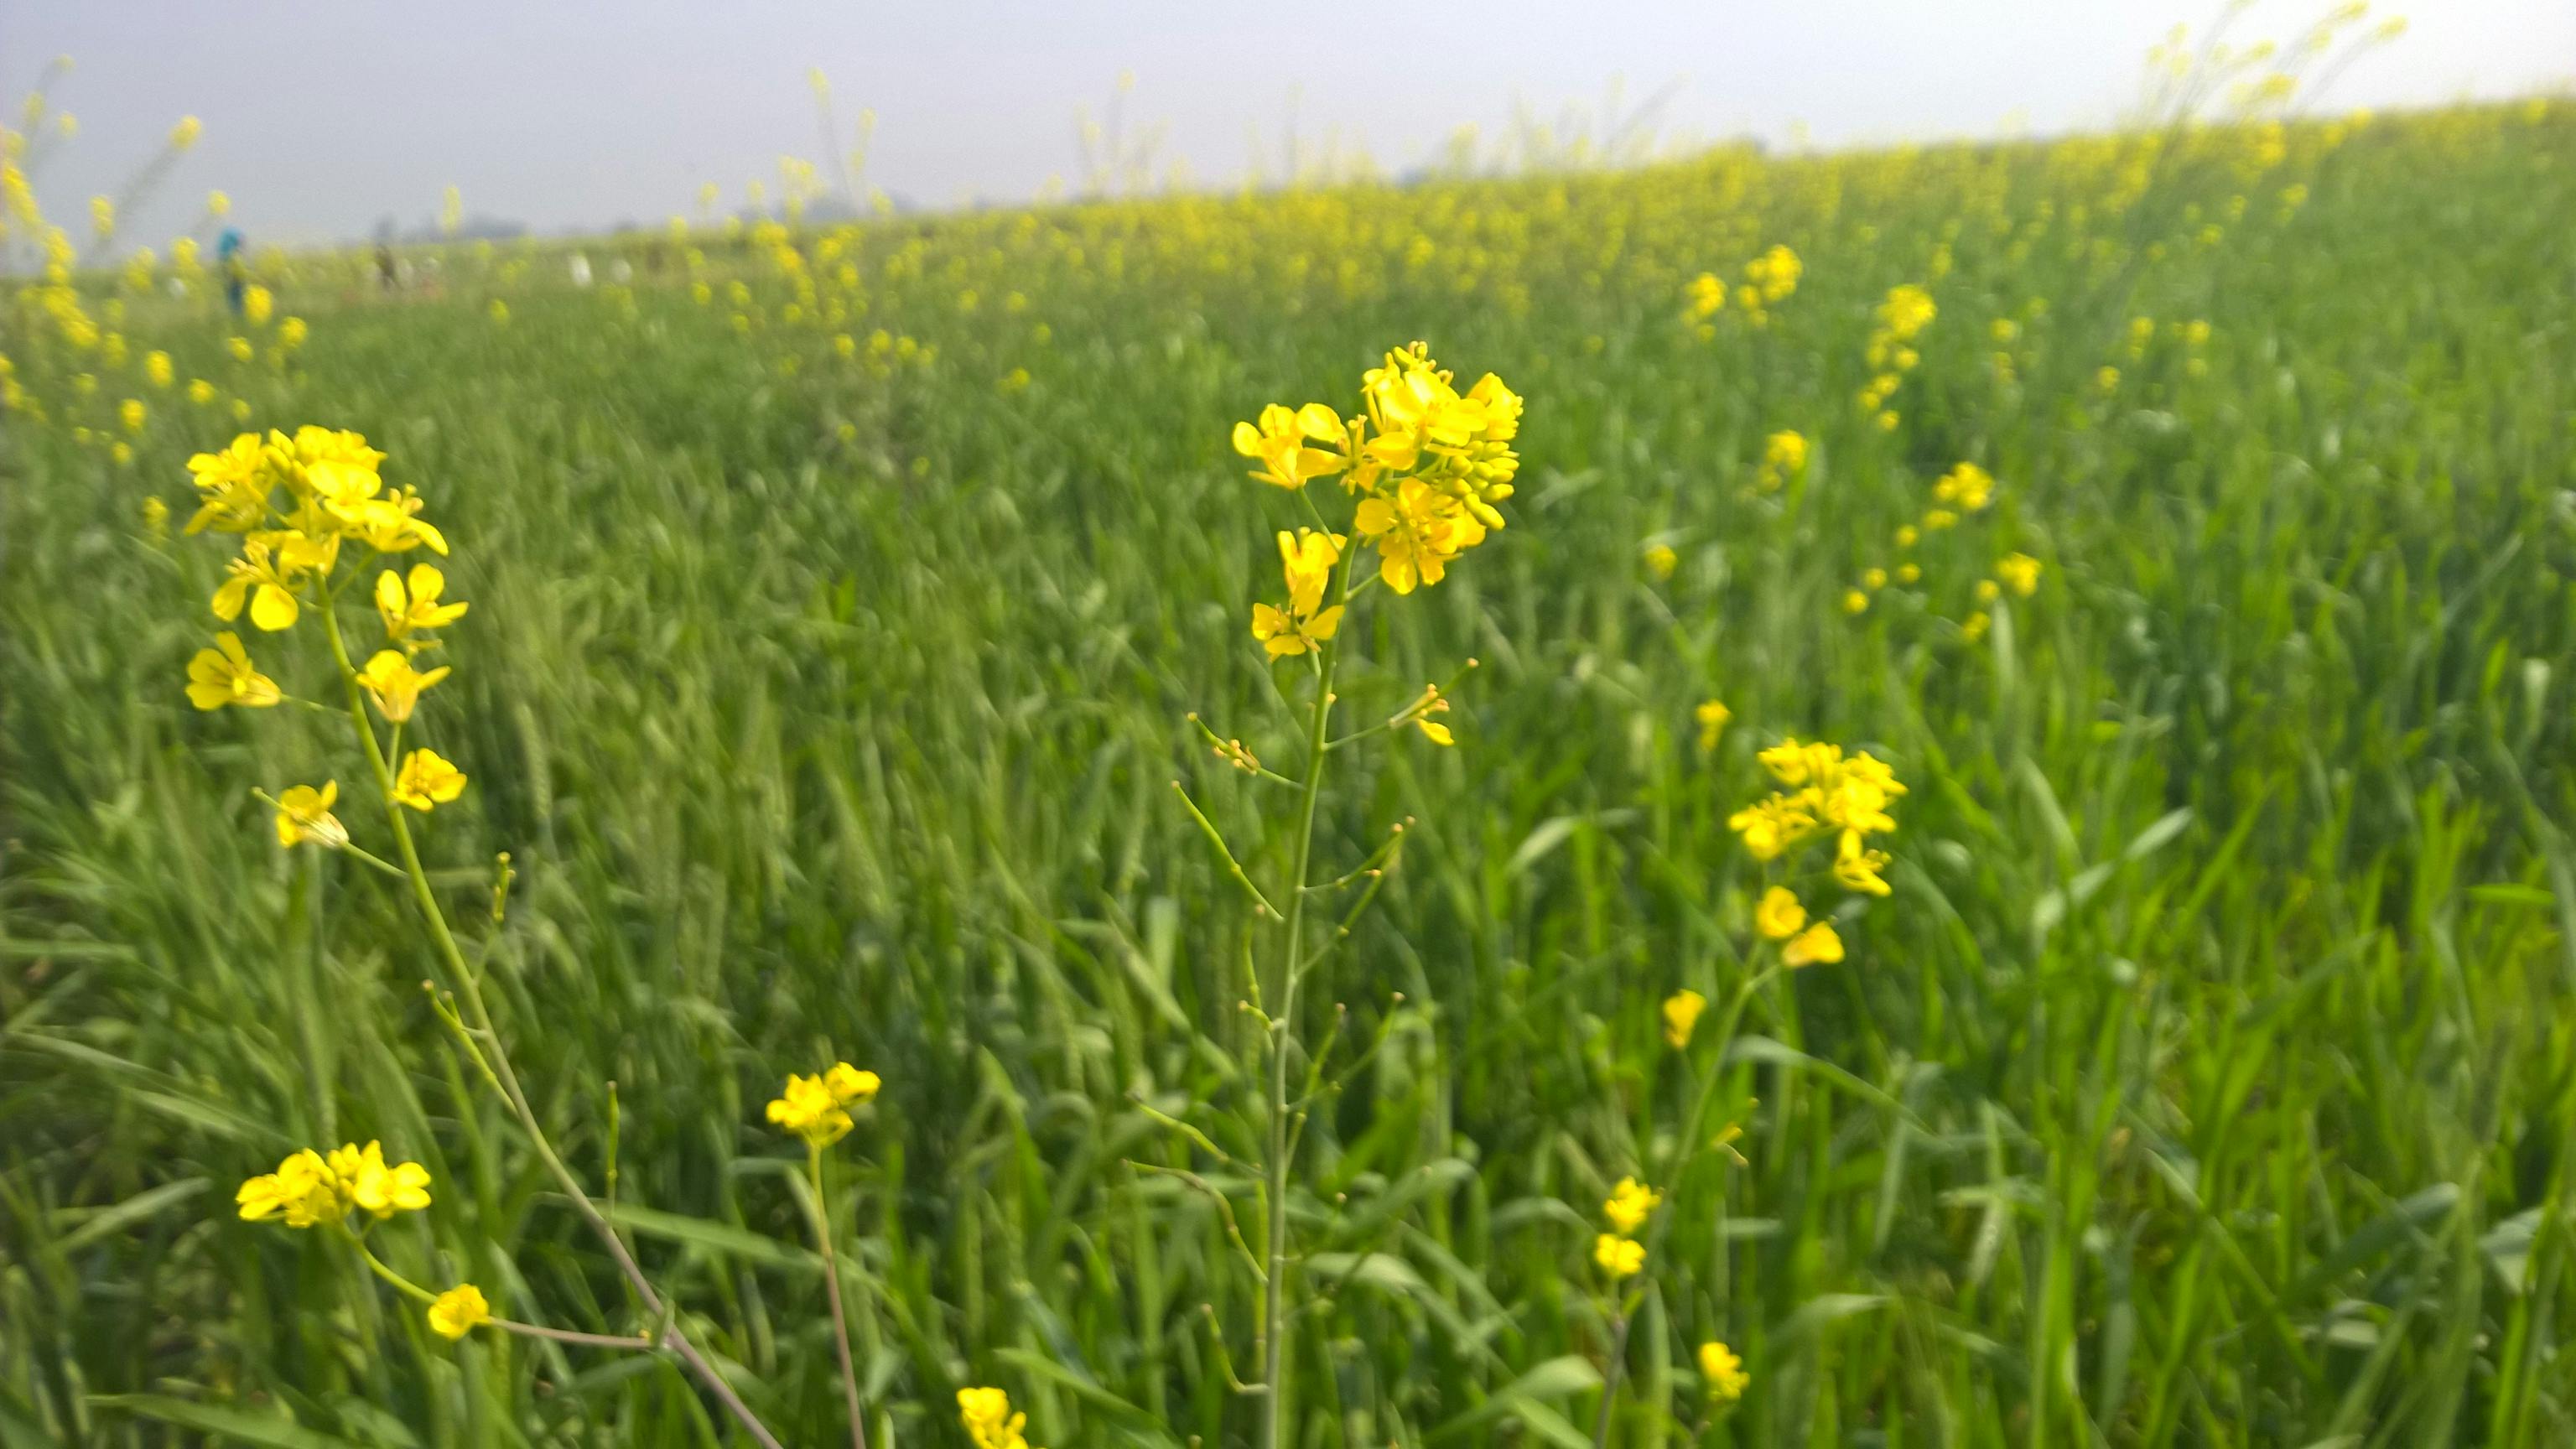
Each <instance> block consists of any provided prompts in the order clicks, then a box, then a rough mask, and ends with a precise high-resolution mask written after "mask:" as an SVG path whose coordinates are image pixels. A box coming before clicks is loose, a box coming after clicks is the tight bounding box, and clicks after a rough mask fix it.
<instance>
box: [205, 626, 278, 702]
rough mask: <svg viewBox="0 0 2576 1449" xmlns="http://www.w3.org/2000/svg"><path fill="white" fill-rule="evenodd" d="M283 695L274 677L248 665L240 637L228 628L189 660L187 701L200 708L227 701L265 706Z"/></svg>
mask: <svg viewBox="0 0 2576 1449" xmlns="http://www.w3.org/2000/svg"><path fill="white" fill-rule="evenodd" d="M283 698H285V695H283V694H281V693H280V692H279V691H278V688H277V681H276V680H274V679H271V678H269V677H268V676H267V675H265V674H262V673H260V672H259V671H258V670H256V669H254V668H252V667H251V662H250V654H249V651H247V650H245V649H243V648H242V641H241V636H240V635H238V634H235V633H233V632H232V631H230V630H226V631H224V632H223V633H221V634H217V635H216V636H215V647H214V648H212V649H200V650H198V651H197V657H196V658H194V659H191V660H189V661H188V702H189V703H190V704H193V705H195V706H196V707H197V708H199V709H221V708H223V707H224V706H225V705H228V704H237V705H240V706H242V707H243V708H245V709H265V708H267V707H268V706H270V705H273V704H275V703H277V702H278V701H279V700H281V699H283Z"/></svg>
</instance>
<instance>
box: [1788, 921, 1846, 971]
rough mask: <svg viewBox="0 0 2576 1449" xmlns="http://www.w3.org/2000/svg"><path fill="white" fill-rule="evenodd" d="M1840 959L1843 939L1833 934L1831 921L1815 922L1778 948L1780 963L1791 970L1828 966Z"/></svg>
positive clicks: (1841, 957)
mask: <svg viewBox="0 0 2576 1449" xmlns="http://www.w3.org/2000/svg"><path fill="white" fill-rule="evenodd" d="M1841 959H1843V938H1842V937H1840V936H1838V935H1836V934H1834V927H1833V923H1832V922H1831V921H1818V922H1816V923H1815V924H1814V925H1812V926H1809V927H1808V928H1807V929H1806V930H1804V931H1802V932H1800V933H1799V934H1798V935H1797V937H1795V938H1794V939H1792V940H1791V941H1790V942H1789V944H1788V945H1786V946H1783V947H1781V948H1780V963H1781V964H1782V965H1784V966H1787V967H1789V968H1790V969H1792V970H1795V969H1796V968H1798V967H1800V966H1815V965H1826V966H1830V965H1832V964H1833V963H1834V962H1837V961H1840V960H1841Z"/></svg>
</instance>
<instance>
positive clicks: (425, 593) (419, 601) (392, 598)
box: [376, 563, 467, 646]
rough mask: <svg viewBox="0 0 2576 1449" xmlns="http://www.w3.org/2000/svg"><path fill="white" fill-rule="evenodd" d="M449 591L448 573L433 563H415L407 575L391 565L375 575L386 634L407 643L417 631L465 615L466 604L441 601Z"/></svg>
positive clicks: (443, 625)
mask: <svg viewBox="0 0 2576 1449" xmlns="http://www.w3.org/2000/svg"><path fill="white" fill-rule="evenodd" d="M446 592H447V575H445V574H443V573H440V572H439V571H438V568H437V566H436V565H433V564H425V563H424V564H413V565H412V566H411V573H410V575H409V577H408V578H406V577H405V576H404V575H402V574H398V573H395V572H394V571H393V570H392V569H387V570H385V571H384V572H383V573H380V574H378V575H376V612H377V613H378V614H379V615H381V616H382V617H383V618H384V621H385V637H386V638H388V639H391V640H393V641H395V642H396V643H399V644H404V645H406V646H408V645H410V644H412V643H413V642H414V640H413V636H414V635H417V634H421V633H425V632H427V631H428V630H431V629H443V628H445V627H446V626H448V625H450V624H453V623H455V622H456V621H457V620H459V619H461V618H464V617H465V610H466V607H467V606H466V605H465V604H463V603H454V604H442V603H440V602H439V596H440V595H442V594H444V593H446Z"/></svg>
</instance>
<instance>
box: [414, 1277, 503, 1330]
mask: <svg viewBox="0 0 2576 1449" xmlns="http://www.w3.org/2000/svg"><path fill="white" fill-rule="evenodd" d="M491 1321H492V1305H491V1304H490V1303H489V1302H487V1301H486V1300H485V1299H484V1297H483V1290H482V1289H480V1288H477V1287H475V1286H474V1285H473V1284H471V1283H459V1284H457V1285H456V1286H455V1287H453V1288H450V1289H448V1290H447V1291H446V1292H444V1293H441V1294H439V1295H438V1297H437V1298H435V1299H433V1300H431V1302H430V1305H429V1326H430V1330H431V1331H432V1332H434V1333H436V1334H437V1335H438V1336H439V1337H441V1338H444V1339H450V1340H453V1339H459V1338H463V1337H464V1336H465V1335H467V1334H469V1333H472V1332H473V1331H474V1330H475V1329H476V1328H478V1327H480V1326H482V1325H483V1324H486V1323H489V1322H491Z"/></svg>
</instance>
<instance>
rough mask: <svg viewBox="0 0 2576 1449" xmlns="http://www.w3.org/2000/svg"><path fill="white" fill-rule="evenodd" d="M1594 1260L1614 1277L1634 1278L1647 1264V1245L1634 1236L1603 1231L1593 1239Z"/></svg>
mask: <svg viewBox="0 0 2576 1449" xmlns="http://www.w3.org/2000/svg"><path fill="white" fill-rule="evenodd" d="M1592 1261H1593V1262H1594V1263H1597V1264H1599V1265H1600V1268H1601V1271H1602V1272H1604V1273H1607V1274H1609V1275H1610V1276H1611V1277H1612V1278H1633V1277H1635V1276H1637V1274H1638V1273H1639V1272H1640V1271H1642V1270H1643V1269H1644V1268H1645V1266H1646V1245H1645V1244H1643V1243H1641V1242H1638V1241H1637V1240H1636V1239H1634V1238H1623V1237H1620V1236H1619V1235H1618V1234H1616V1233H1603V1234H1601V1235H1600V1236H1599V1237H1596V1238H1594V1239H1593V1240H1592Z"/></svg>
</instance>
